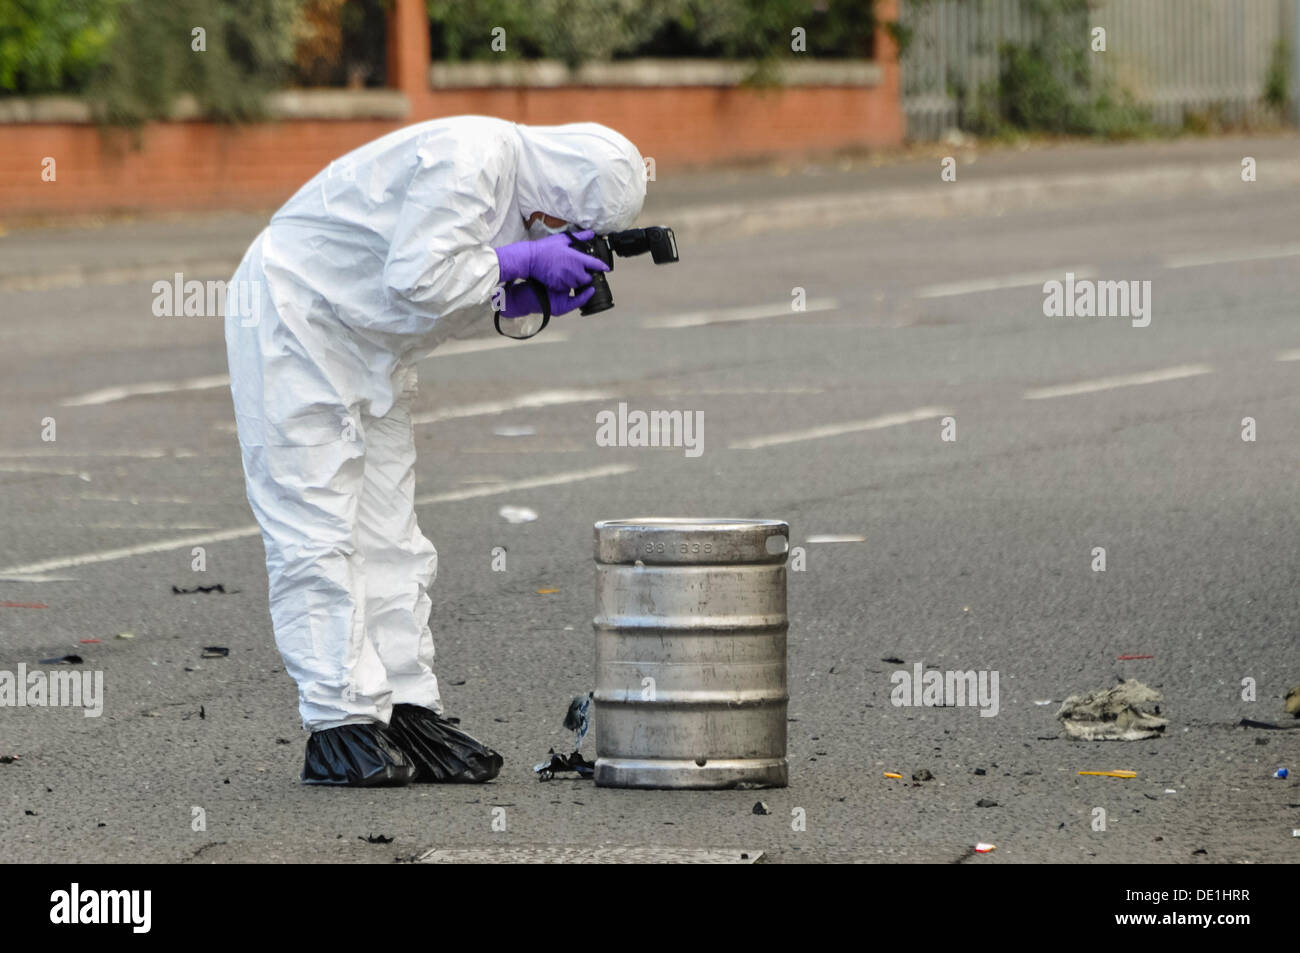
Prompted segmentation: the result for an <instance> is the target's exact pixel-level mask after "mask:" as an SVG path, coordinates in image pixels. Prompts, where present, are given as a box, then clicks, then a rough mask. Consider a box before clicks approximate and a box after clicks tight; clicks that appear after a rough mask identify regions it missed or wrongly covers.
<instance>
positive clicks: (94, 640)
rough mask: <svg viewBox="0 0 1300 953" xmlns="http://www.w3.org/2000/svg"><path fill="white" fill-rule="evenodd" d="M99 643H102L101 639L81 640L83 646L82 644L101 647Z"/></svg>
mask: <svg viewBox="0 0 1300 953" xmlns="http://www.w3.org/2000/svg"><path fill="white" fill-rule="evenodd" d="M99 642H100V640H99V639H82V640H81V644H82V645H99Z"/></svg>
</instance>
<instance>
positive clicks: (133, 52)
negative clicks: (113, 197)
mask: <svg viewBox="0 0 1300 953" xmlns="http://www.w3.org/2000/svg"><path fill="white" fill-rule="evenodd" d="M298 6H299V3H298V0H130V2H126V3H123V4H122V6H121V7H120V8H119V9H118V11H117V20H118V25H117V32H116V40H115V42H114V43H113V45H112V49H111V51H110V55H109V56H107V57H106V58H105V59H104V60H103V61H102V62H101V63H100V65H99V68H98V69H97V70H96V71H95V74H94V76H93V77H92V79H91V82H90V85H89V88H88V95H89V98H90V100H91V104H92V106H93V107H94V109H95V112H96V115H97V116H98V117H99V118H100V119H101V120H103V121H105V122H107V123H109V124H113V125H136V124H139V123H141V122H143V121H144V120H146V119H152V118H157V117H163V116H167V115H168V114H169V113H170V110H171V108H172V106H173V104H174V101H175V97H177V96H178V95H180V94H183V93H188V94H190V95H192V96H193V97H194V98H195V100H196V101H197V103H198V105H199V107H200V109H201V110H202V112H203V113H204V115H206V116H208V117H209V118H213V119H218V120H227V121H234V120H246V119H256V118H260V117H261V116H262V115H263V114H264V109H263V105H262V103H263V96H264V95H265V94H266V93H267V92H268V91H270V90H271V89H273V88H275V86H276V85H277V84H278V83H279V81H280V80H281V78H282V77H283V76H284V75H285V72H286V70H287V67H288V64H289V62H290V60H291V58H292V55H293V38H292V29H291V28H292V24H293V19H294V16H295V14H296V12H297V9H298ZM195 28H202V29H203V30H204V31H206V35H205V37H204V45H205V47H206V48H205V49H203V50H196V49H195V48H194V47H195V45H196V44H197V40H196V38H195V37H194V35H193V30H194V29H195Z"/></svg>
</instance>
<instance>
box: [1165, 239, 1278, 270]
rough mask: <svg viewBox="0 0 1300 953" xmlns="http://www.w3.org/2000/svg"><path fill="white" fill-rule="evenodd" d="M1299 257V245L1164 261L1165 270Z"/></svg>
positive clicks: (1179, 256)
mask: <svg viewBox="0 0 1300 953" xmlns="http://www.w3.org/2000/svg"><path fill="white" fill-rule="evenodd" d="M1296 255H1300V244H1297V243H1291V244H1287V245H1271V246H1267V247H1264V248H1243V249H1238V250H1237V251H1220V252H1207V253H1201V254H1191V255H1170V256H1168V257H1167V258H1165V260H1164V266H1165V267H1166V268H1200V267H1203V266H1205V265H1230V264H1232V263H1234V262H1239V261H1267V260H1268V259H1270V258H1293V257H1295V256H1296Z"/></svg>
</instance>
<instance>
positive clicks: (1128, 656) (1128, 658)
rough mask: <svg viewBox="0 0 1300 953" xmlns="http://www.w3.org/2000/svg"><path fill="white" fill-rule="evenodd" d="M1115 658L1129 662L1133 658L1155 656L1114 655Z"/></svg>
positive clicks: (1150, 656) (1151, 656) (1152, 656)
mask: <svg viewBox="0 0 1300 953" xmlns="http://www.w3.org/2000/svg"><path fill="white" fill-rule="evenodd" d="M1115 658H1116V659H1118V660H1119V661H1121V662H1131V661H1133V660H1134V659H1142V658H1155V656H1154V655H1116V656H1115Z"/></svg>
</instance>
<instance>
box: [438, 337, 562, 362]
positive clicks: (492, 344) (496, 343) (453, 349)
mask: <svg viewBox="0 0 1300 953" xmlns="http://www.w3.org/2000/svg"><path fill="white" fill-rule="evenodd" d="M567 340H569V336H568V335H567V334H556V333H553V332H548V333H546V334H539V335H538V336H537V337H535V338H529V340H528V345H527V346H528V347H536V346H537V345H538V344H563V343H564V342H565V341H567ZM523 346H524V345H522V344H521V343H520V342H519V341H518V340H516V339H515V338H507V337H502V336H501V335H497V336H496V337H494V338H470V339H468V340H465V341H448V342H447V343H446V344H439V345H438V348H437V350H435V351H434V352H433V353H432V354H430V355H429V356H428V358H426V360H432V359H433V358H435V357H454V356H456V355H457V354H477V353H478V352H479V351H496V350H500V349H501V348H503V347H523Z"/></svg>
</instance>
